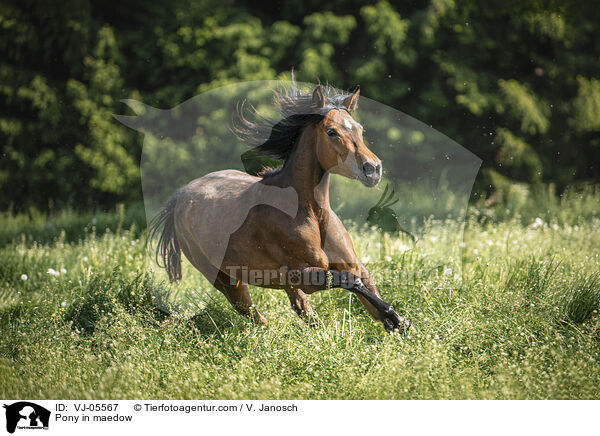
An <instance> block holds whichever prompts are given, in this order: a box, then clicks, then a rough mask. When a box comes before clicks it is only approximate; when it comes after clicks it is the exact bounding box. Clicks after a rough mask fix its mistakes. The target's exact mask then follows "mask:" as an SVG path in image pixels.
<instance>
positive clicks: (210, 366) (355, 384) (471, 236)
mask: <svg viewBox="0 0 600 436" xmlns="http://www.w3.org/2000/svg"><path fill="white" fill-rule="evenodd" d="M532 201H538V203H537V204H532ZM540 202H541V203H540ZM520 207H521V209H519V210H512V211H511V210H505V209H503V210H484V209H477V208H473V209H471V211H470V212H469V215H468V217H467V220H466V223H465V225H464V227H465V228H464V238H461V240H460V241H457V234H459V233H457V226H456V224H455V223H453V222H443V221H430V222H428V223H427V224H426V230H427V231H426V233H425V235H426V236H425V237H422V238H421V239H420V240H419V242H418V243H417V244H416V245H415V246H414V247H412V246H407V244H406V243H405V241H404V240H403V239H402V238H400V237H392V238H391V239H390V241H389V244H388V245H389V246H388V247H387V248H388V251H387V252H385V253H382V250H381V247H380V241H381V238H380V236H379V234H378V233H377V232H376V231H374V230H373V229H368V228H365V227H356V226H352V230H351V233H352V236H353V239H354V241H355V245H356V248H357V251H358V253H359V256H360V257H361V258H363V260H364V261H366V262H367V263H369V265H370V266H369V268H370V269H371V271H372V274H373V275H374V276H375V278H376V280H377V283H378V286H379V289H380V292H381V294H382V296H383V297H384V299H385V300H387V301H389V302H390V303H392V304H393V306H394V307H395V308H396V309H397V310H398V312H399V313H400V314H401V315H402V316H405V317H407V318H409V319H410V320H411V321H412V323H413V327H414V328H413V329H412V330H411V332H410V334H409V335H408V336H406V337H401V336H400V335H398V334H388V333H385V332H384V330H383V328H382V326H381V325H380V324H379V323H377V322H375V321H374V320H373V319H372V318H370V317H369V316H368V315H367V314H366V312H365V310H364V309H363V308H362V306H361V305H360V303H359V302H358V300H357V299H356V297H355V296H352V295H351V294H349V293H348V292H346V291H342V290H332V291H327V292H322V293H319V294H315V295H313V296H311V297H310V299H311V302H312V304H313V306H314V308H315V310H316V312H317V314H318V317H319V322H318V325H317V326H316V327H309V326H308V325H306V324H305V323H304V322H303V321H301V320H300V319H299V318H298V317H297V316H296V315H295V313H294V312H293V311H292V310H291V308H290V307H289V303H288V300H287V297H286V296H285V293H284V292H282V291H276V290H264V289H257V288H252V289H251V293H252V295H253V299H254V301H255V303H256V304H257V306H258V307H259V308H260V310H261V312H262V313H263V315H264V316H265V317H266V318H267V319H268V320H269V325H268V326H267V327H260V326H256V325H253V324H252V323H250V322H249V321H248V320H246V319H244V318H242V317H240V316H239V315H238V314H237V313H235V312H234V311H233V309H232V308H231V307H230V306H229V304H228V303H227V302H226V301H225V298H224V297H223V296H222V295H221V294H220V293H219V292H218V291H216V290H215V289H213V288H212V287H211V286H209V285H208V283H206V281H204V280H203V279H202V278H201V276H200V274H199V273H198V272H197V271H195V270H193V269H192V268H191V267H190V266H189V264H185V265H184V274H183V275H184V280H183V281H182V282H181V283H180V284H177V285H171V284H169V283H168V282H167V280H166V275H165V273H164V271H162V270H159V269H158V268H156V267H155V266H153V263H152V259H150V258H149V257H148V256H147V247H146V245H145V227H144V226H145V223H144V212H143V208H141V206H135V205H134V206H130V207H126V208H124V207H121V208H118V209H117V210H114V211H110V212H97V213H91V212H90V213H87V214H81V213H76V212H72V211H61V212H55V213H53V214H51V215H50V216H44V215H41V214H35V213H30V214H26V215H25V214H23V215H14V214H10V213H5V214H3V215H2V216H1V217H0V397H2V398H31V399H108V398H111V399H138V398H139V399H141V398H144V399H159V398H160V399H192V398H195V399H200V398H201V399H237V398H244V399H598V398H600V365H599V362H600V317H599V315H598V310H599V308H600V303H599V302H600V257H599V255H598V251H599V250H598V248H599V247H600V218H599V215H600V196H599V195H598V193H597V192H593V191H590V190H588V191H584V192H579V193H574V194H571V195H568V196H564V197H563V198H562V199H559V198H554V197H552V196H537V197H535V198H533V199H530V202H529V203H528V204H525V205H521V206H520Z"/></svg>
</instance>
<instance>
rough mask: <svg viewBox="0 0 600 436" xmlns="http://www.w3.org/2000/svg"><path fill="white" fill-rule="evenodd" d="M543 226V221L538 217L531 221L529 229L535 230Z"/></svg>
mask: <svg viewBox="0 0 600 436" xmlns="http://www.w3.org/2000/svg"><path fill="white" fill-rule="evenodd" d="M543 225H544V221H543V220H542V219H541V218H540V217H537V218H536V219H535V220H534V221H533V224H531V227H533V228H534V229H537V228H538V227H542V226H543Z"/></svg>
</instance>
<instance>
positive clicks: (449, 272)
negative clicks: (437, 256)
mask: <svg viewBox="0 0 600 436" xmlns="http://www.w3.org/2000/svg"><path fill="white" fill-rule="evenodd" d="M451 274H452V268H446V269H445V270H444V275H445V276H449V275H451Z"/></svg>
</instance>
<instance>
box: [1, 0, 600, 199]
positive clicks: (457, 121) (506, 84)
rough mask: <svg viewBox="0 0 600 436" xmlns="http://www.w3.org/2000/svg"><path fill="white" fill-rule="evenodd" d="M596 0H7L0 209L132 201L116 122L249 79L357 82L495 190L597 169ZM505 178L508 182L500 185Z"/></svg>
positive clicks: (585, 176)
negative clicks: (459, 151)
mask: <svg viewBox="0 0 600 436" xmlns="http://www.w3.org/2000/svg"><path fill="white" fill-rule="evenodd" d="M596 9H597V8H596V6H595V5H594V4H593V2H578V3H575V2H557V1H533V2H512V1H509V2H500V1H491V2H485V4H483V3H480V2H475V1H461V2H454V1H452V0H428V1H414V2H403V3H398V4H396V3H393V4H392V3H388V2H386V1H378V2H367V3H363V2H357V1H352V0H345V1H341V0H332V1H329V2H326V3H322V2H318V1H316V0H310V1H299V0H295V1H286V2H281V3H276V4H273V2H266V1H252V2H249V1H238V2H233V1H231V0H221V1H218V2H217V1H213V0H201V1H194V2H191V1H187V0H175V1H171V2H143V3H141V2H140V3H138V2H134V1H131V0H120V1H119V2H114V1H103V2H99V1H75V0H65V1H62V2H41V1H32V0H20V1H16V0H2V1H1V2H0V53H1V54H2V56H0V147H2V153H1V156H2V158H1V160H0V207H2V208H3V209H6V208H8V207H12V208H15V209H26V208H28V207H31V206H35V207H37V208H40V209H45V208H48V207H49V206H51V205H52V204H59V205H71V206H75V207H77V208H86V207H89V206H92V205H93V206H98V205H100V206H103V207H109V206H112V205H114V204H115V203H116V202H119V201H127V200H132V199H138V198H139V197H140V186H139V168H138V162H139V156H140V152H141V141H142V137H141V135H140V134H137V133H135V132H133V131H132V130H129V129H127V128H126V127H124V126H122V125H120V124H119V123H118V122H117V121H116V120H114V119H112V117H111V114H112V113H128V112H127V109H126V107H125V105H123V104H122V103H120V100H122V99H125V98H135V99H139V100H142V101H144V102H145V103H147V104H151V105H153V106H157V107H162V108H169V107H172V106H174V105H176V104H178V103H180V102H182V101H184V100H185V99H188V98H190V97H193V96H195V95H196V94H198V93H199V92H202V91H205V90H208V89H212V88H214V87H218V86H221V85H224V84H228V83H234V82H237V81H240V80H263V79H272V78H278V77H286V78H287V77H289V69H290V67H291V66H294V67H295V69H296V71H297V78H298V79H299V80H303V81H310V82H314V81H316V80H317V79H320V80H322V81H328V82H330V83H332V84H334V85H335V86H337V87H340V88H351V87H353V86H354V85H356V84H357V83H360V85H361V87H362V89H363V92H364V95H366V96H368V97H370V98H372V99H375V100H378V101H380V102H382V103H386V104H388V105H390V106H392V107H395V108H397V109H399V110H402V111H404V112H406V113H408V114H410V115H411V116H413V117H415V118H417V119H419V120H421V121H423V122H425V123H427V124H430V125H432V126H433V127H434V128H436V129H438V130H439V131H441V132H443V133H445V134H446V135H448V136H449V137H451V138H452V139H454V140H455V141H457V142H458V143H460V144H462V145H464V146H465V147H467V148H468V149H469V150H471V151H472V152H474V153H475V154H477V155H478V156H480V157H481V158H483V159H484V165H483V171H482V172H481V175H480V179H479V180H478V185H477V190H478V191H479V192H486V193H487V194H488V195H487V197H488V200H493V199H495V200H496V201H506V198H507V197H511V196H512V197H514V196H515V195H517V194H518V195H521V197H527V196H528V195H531V194H530V192H534V191H535V187H536V186H539V185H540V184H546V183H551V184H553V185H555V186H556V188H557V190H556V192H557V193H560V192H562V191H563V189H564V188H566V187H567V186H569V185H573V184H581V183H590V182H592V183H595V182H596V181H597V180H598V176H599V175H600V168H599V167H598V162H600V135H599V132H600V78H599V76H598V71H600V28H599V27H598V25H597V19H596V15H597V14H596ZM492 192H496V196H492V197H489V194H491V193H492Z"/></svg>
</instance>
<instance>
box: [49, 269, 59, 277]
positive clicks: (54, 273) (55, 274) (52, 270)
mask: <svg viewBox="0 0 600 436" xmlns="http://www.w3.org/2000/svg"><path fill="white" fill-rule="evenodd" d="M46 274H50V275H51V276H54V277H57V276H59V275H60V273H59V272H58V271H55V270H54V269H53V268H48V271H46Z"/></svg>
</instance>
